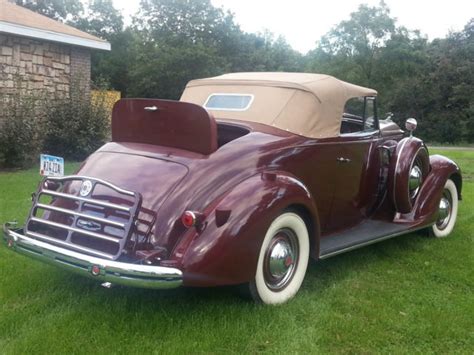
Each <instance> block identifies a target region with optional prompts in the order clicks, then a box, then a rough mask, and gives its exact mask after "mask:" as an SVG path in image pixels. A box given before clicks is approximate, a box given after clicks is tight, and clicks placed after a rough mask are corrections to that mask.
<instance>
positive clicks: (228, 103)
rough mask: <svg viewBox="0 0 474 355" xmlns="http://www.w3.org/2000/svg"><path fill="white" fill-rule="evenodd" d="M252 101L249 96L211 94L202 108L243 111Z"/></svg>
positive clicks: (251, 97) (251, 96)
mask: <svg viewBox="0 0 474 355" xmlns="http://www.w3.org/2000/svg"><path fill="white" fill-rule="evenodd" d="M252 101H253V95H251V94H211V95H209V97H208V98H207V100H206V103H205V104H204V107H205V108H207V109H210V110H221V111H245V110H247V109H248V108H249V107H250V105H251V104H252Z"/></svg>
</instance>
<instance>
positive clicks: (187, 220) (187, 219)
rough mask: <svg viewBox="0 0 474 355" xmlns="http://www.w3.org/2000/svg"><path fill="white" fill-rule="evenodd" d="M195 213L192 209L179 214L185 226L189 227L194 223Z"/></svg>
mask: <svg viewBox="0 0 474 355" xmlns="http://www.w3.org/2000/svg"><path fill="white" fill-rule="evenodd" d="M196 220H197V217H196V213H194V212H193V211H185V212H184V213H183V215H182V216H181V222H182V223H183V225H184V226H185V227H186V228H191V227H193V226H195V225H196Z"/></svg>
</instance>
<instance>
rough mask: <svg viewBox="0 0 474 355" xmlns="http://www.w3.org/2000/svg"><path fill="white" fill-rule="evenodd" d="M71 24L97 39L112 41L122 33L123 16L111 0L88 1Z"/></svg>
mask: <svg viewBox="0 0 474 355" xmlns="http://www.w3.org/2000/svg"><path fill="white" fill-rule="evenodd" d="M71 24H72V25H74V26H75V27H77V28H79V29H81V30H83V31H85V32H87V33H90V34H92V35H95V36H97V37H100V38H103V39H107V40H113V39H114V37H115V36H116V35H117V34H119V33H121V32H122V31H123V16H122V14H121V13H120V11H119V10H117V9H116V8H115V7H114V5H113V3H112V0H90V1H89V2H88V3H87V6H86V8H84V9H83V11H82V13H81V14H80V15H79V16H77V17H76V18H75V19H74V20H73V21H72V23H71Z"/></svg>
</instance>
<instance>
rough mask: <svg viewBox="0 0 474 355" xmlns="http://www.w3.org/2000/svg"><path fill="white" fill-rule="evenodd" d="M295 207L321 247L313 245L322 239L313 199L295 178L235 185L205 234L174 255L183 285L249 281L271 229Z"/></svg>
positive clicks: (187, 240) (264, 177) (266, 177)
mask: <svg viewBox="0 0 474 355" xmlns="http://www.w3.org/2000/svg"><path fill="white" fill-rule="evenodd" d="M292 207H293V208H296V209H297V210H299V212H300V213H301V214H303V217H305V220H306V222H307V224H308V226H309V229H310V230H309V231H308V232H309V235H310V237H311V238H313V240H312V245H314V246H316V248H317V247H319V243H318V241H317V240H314V239H316V238H318V215H317V210H316V206H315V203H314V200H313V198H312V196H311V194H310V192H309V191H308V189H307V188H306V187H305V186H304V185H303V184H302V183H301V182H300V181H299V180H297V179H296V178H295V177H294V176H291V175H289V174H287V173H283V172H271V173H261V174H258V175H254V176H253V177H251V178H249V179H247V180H245V181H243V182H241V183H240V184H238V185H237V186H235V187H234V188H233V189H231V190H230V191H229V192H228V193H226V194H225V196H223V197H222V198H220V199H219V200H218V201H216V202H214V203H213V205H212V207H211V208H210V210H208V211H206V212H205V214H206V218H205V221H204V223H203V226H202V230H201V231H200V232H199V231H195V232H193V233H187V234H186V235H185V236H183V238H182V239H181V241H180V242H179V243H178V244H177V246H176V247H175V249H174V250H173V252H172V259H174V260H175V262H176V264H175V265H176V266H177V267H178V268H179V269H181V270H182V271H183V278H184V285H188V286H214V285H229V284H240V283H244V282H248V281H250V280H251V279H252V278H253V277H254V276H255V270H256V266H257V261H258V255H259V251H260V247H261V244H262V242H263V238H264V237H265V233H266V231H267V228H268V227H269V225H270V224H271V222H272V221H273V219H274V218H275V217H276V216H278V215H279V214H280V213H281V212H282V211H283V210H285V209H287V208H292ZM198 229H199V228H198ZM314 253H315V254H316V255H317V253H318V250H315V251H314Z"/></svg>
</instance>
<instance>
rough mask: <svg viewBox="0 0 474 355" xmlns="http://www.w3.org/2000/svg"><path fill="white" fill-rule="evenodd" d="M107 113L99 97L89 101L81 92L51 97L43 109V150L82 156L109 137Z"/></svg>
mask: <svg viewBox="0 0 474 355" xmlns="http://www.w3.org/2000/svg"><path fill="white" fill-rule="evenodd" d="M109 115H110V111H109V110H108V109H107V105H106V103H105V102H104V101H103V100H92V101H91V99H90V95H88V94H87V93H85V92H81V91H75V94H74V95H71V96H69V97H66V98H57V99H55V100H54V101H53V103H52V106H51V108H50V109H48V111H47V112H46V122H45V132H44V142H43V150H44V152H46V153H49V154H53V155H59V156H62V157H64V158H66V159H71V160H83V159H85V158H86V157H87V156H88V155H89V154H91V153H92V152H93V151H95V150H96V149H97V148H99V147H100V146H101V145H103V144H104V143H105V142H106V141H107V139H108V138H109V127H110V119H109V118H110V117H109Z"/></svg>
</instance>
